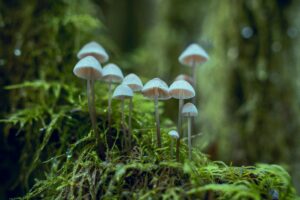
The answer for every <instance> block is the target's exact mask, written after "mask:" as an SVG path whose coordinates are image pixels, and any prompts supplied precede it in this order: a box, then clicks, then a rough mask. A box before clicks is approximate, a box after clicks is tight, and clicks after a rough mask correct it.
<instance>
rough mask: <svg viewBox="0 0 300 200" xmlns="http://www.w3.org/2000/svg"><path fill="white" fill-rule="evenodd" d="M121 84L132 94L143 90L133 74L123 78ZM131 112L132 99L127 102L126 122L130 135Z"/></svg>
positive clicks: (140, 82)
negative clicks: (130, 90) (127, 119)
mask: <svg viewBox="0 0 300 200" xmlns="http://www.w3.org/2000/svg"><path fill="white" fill-rule="evenodd" d="M122 84H125V85H128V87H130V88H131V89H132V91H133V92H140V91H141V90H142V89H143V83H142V81H141V79H140V78H139V77H138V76H137V75H136V74H133V73H131V74H128V75H127V76H125V78H124V79H123V83H122ZM132 111H133V102H132V98H131V99H130V102H129V122H128V123H129V132H130V133H131V131H132V122H131V120H132V116H131V115H132Z"/></svg>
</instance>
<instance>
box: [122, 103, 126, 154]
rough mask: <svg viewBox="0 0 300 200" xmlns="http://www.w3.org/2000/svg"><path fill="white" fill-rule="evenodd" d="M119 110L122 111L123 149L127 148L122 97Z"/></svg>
mask: <svg viewBox="0 0 300 200" xmlns="http://www.w3.org/2000/svg"><path fill="white" fill-rule="evenodd" d="M121 112H122V129H123V132H124V143H125V149H127V134H126V129H125V113H124V98H123V99H122V105H121Z"/></svg>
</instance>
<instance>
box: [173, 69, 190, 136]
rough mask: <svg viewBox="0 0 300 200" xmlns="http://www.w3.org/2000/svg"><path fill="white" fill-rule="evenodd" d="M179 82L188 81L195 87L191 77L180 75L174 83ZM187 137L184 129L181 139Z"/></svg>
mask: <svg viewBox="0 0 300 200" xmlns="http://www.w3.org/2000/svg"><path fill="white" fill-rule="evenodd" d="M179 80H184V81H187V82H188V83H189V84H191V85H194V83H193V78H192V77H190V76H189V75H186V74H179V75H178V76H176V78H175V80H174V81H179ZM185 135H186V132H185V129H183V132H182V135H181V137H185Z"/></svg>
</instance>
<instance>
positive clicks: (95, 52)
mask: <svg viewBox="0 0 300 200" xmlns="http://www.w3.org/2000/svg"><path fill="white" fill-rule="evenodd" d="M86 56H93V57H95V58H96V59H97V60H98V61H99V62H100V63H105V62H107V61H108V59H109V56H108V54H107V53H106V51H105V49H104V48H103V47H102V46H101V45H100V44H99V43H97V42H95V41H92V42H89V43H87V44H86V45H84V46H83V47H82V48H81V49H80V51H79V52H78V54H77V57H78V58H79V59H82V58H84V57H86Z"/></svg>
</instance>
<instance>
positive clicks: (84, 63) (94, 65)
mask: <svg viewBox="0 0 300 200" xmlns="http://www.w3.org/2000/svg"><path fill="white" fill-rule="evenodd" d="M73 73H74V74H75V75H76V76H77V77H79V78H82V79H86V80H87V97H88V107H89V113H90V118H91V121H92V126H93V130H94V132H95V134H96V135H97V125H96V110H95V91H94V81H95V80H98V79H100V78H101V77H102V68H101V64H100V63H99V62H98V61H97V60H96V59H95V58H94V57H92V56H87V57H84V58H83V59H81V60H79V62H78V63H77V64H76V65H75V67H74V69H73ZM97 142H99V141H97Z"/></svg>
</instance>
